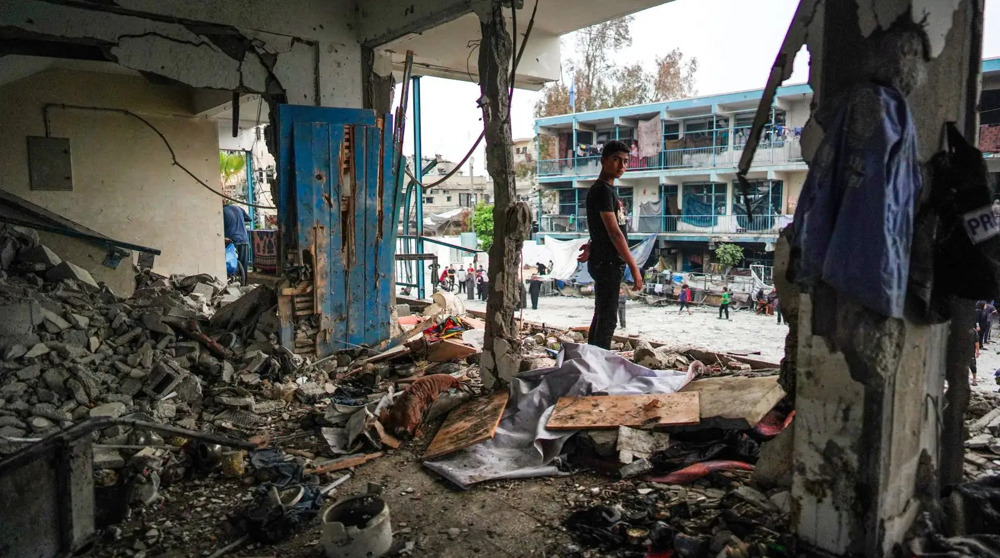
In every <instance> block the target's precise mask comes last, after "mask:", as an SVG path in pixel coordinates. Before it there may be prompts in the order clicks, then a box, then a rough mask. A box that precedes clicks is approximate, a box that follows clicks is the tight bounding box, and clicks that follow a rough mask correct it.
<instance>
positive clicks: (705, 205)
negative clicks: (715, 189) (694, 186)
mask: <svg viewBox="0 0 1000 558" xmlns="http://www.w3.org/2000/svg"><path fill="white" fill-rule="evenodd" d="M681 221H683V222H685V223H687V224H689V225H694V226H696V227H714V226H716V225H718V224H719V218H718V216H717V215H715V206H714V205H713V204H711V203H709V202H706V201H703V200H702V196H701V195H700V194H694V193H690V192H685V193H684V207H683V208H681Z"/></svg>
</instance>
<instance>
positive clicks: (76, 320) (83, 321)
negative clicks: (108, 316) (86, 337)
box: [69, 312, 90, 329]
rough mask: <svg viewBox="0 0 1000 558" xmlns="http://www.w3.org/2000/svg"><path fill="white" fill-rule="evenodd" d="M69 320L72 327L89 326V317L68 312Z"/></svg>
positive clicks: (82, 327) (81, 327) (84, 327)
mask: <svg viewBox="0 0 1000 558" xmlns="http://www.w3.org/2000/svg"><path fill="white" fill-rule="evenodd" d="M69 321H70V322H71V323H72V324H73V327H75V328H77V329H87V328H88V327H90V318H88V317H86V316H81V315H80V314H74V313H72V312H71V313H70V315H69Z"/></svg>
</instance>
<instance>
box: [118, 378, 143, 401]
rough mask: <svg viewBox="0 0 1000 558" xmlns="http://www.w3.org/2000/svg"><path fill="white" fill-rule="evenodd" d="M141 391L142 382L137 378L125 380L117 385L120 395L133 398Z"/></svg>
mask: <svg viewBox="0 0 1000 558" xmlns="http://www.w3.org/2000/svg"><path fill="white" fill-rule="evenodd" d="M141 389H142V380H141V379H137V378H125V379H124V380H122V382H121V383H120V384H118V392H119V393H121V394H122V395H128V396H130V397H135V396H136V394H138V393H139V390H141Z"/></svg>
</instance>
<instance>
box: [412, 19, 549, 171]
mask: <svg viewBox="0 0 1000 558" xmlns="http://www.w3.org/2000/svg"><path fill="white" fill-rule="evenodd" d="M540 1H541V0H535V7H534V9H532V10H531V19H530V20H528V27H527V28H525V30H524V40H523V41H521V50H519V51H518V52H517V56H516V57H514V64H513V66H512V67H511V69H510V93H508V94H507V103H508V105H509V104H510V102H511V100H512V99H513V98H514V76H516V75H517V65H518V64H519V63H520V62H521V56H522V55H523V54H524V47H525V46H526V45H527V44H528V37H530V36H531V29H532V28H533V27H534V25H535V14H537V13H538V3H539V2H540ZM511 13H512V14H516V13H517V10H516V9H514V8H513V6H512V7H511ZM516 18H517V16H516V15H513V17H512V18H511V19H512V21H511V23H512V25H513V26H514V35H513V41H514V43H513V44H514V45H516V44H517V19H516ZM480 48H482V45H480ZM484 137H486V129H485V128H483V131H482V132H479V139H477V140H476V142H475V143H473V144H472V147H471V148H470V149H469V152H468V153H466V154H465V157H462V160H461V161H459V162H458V164H457V165H455V168H453V169H451V172H449V173H448V174H446V175H444V176H443V177H442V178H441V179H440V180H437V181H435V182H432V183H430V184H424V183H423V182H420V181H419V180H417V177H415V176H413V173H412V172H411V171H410V169H408V168H406V166H405V165H404V166H403V172H405V173H406V176H409V177H410V180H412V181H413V182H416V183H417V184H418V185H420V187H421V188H422V189H424V190H430V189H431V188H434V187H435V186H440V185H441V183H443V182H444V181H445V180H448V179H449V178H451V177H452V176H454V175H455V173H457V172H458V171H459V170H461V168H462V167H463V166H464V165H465V162H466V161H468V160H469V157H472V154H473V153H475V152H476V148H477V147H479V144H480V142H482V141H483V138H484Z"/></svg>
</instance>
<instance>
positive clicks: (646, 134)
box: [639, 116, 663, 158]
mask: <svg viewBox="0 0 1000 558" xmlns="http://www.w3.org/2000/svg"><path fill="white" fill-rule="evenodd" d="M661 149H663V125H662V124H660V117H659V116H654V117H653V118H650V119H649V120H646V121H641V120H640V121H639V157H643V158H645V157H656V156H657V155H659V154H660V150H661Z"/></svg>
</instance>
